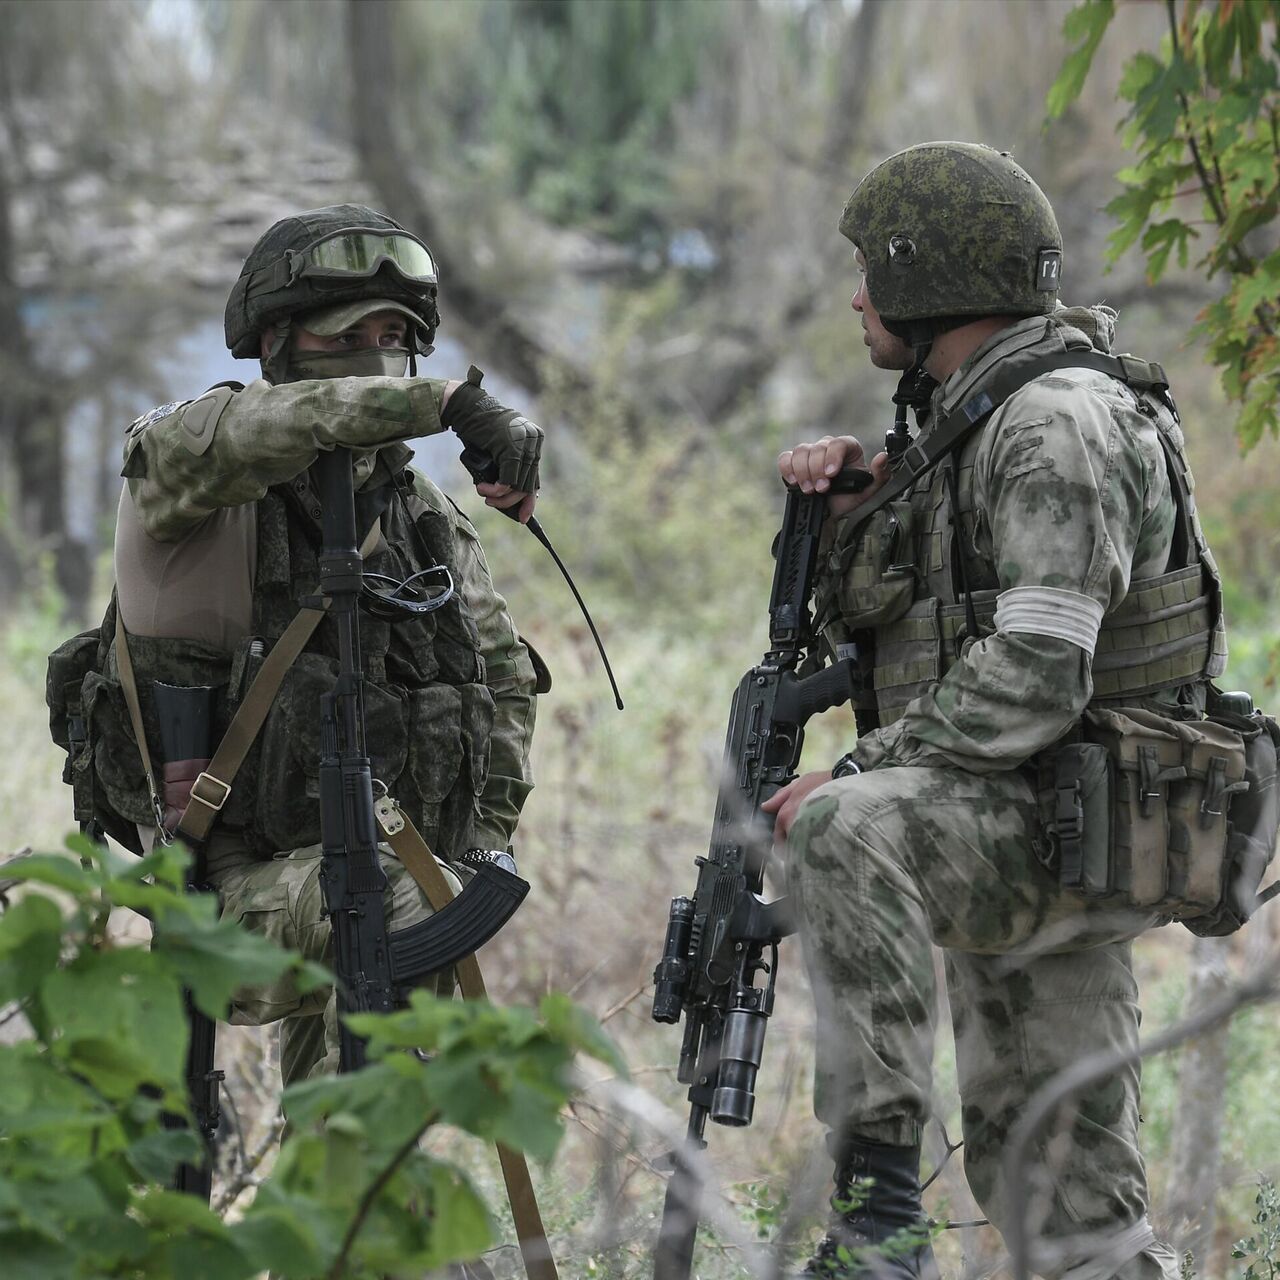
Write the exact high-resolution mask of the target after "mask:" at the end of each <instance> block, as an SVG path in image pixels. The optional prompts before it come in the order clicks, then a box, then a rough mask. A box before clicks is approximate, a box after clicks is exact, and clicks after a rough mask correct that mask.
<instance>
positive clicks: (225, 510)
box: [115, 484, 258, 652]
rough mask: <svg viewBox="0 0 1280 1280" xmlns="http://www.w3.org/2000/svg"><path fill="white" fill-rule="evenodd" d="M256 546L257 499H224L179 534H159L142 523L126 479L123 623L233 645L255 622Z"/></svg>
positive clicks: (118, 545)
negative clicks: (231, 503) (233, 503)
mask: <svg viewBox="0 0 1280 1280" xmlns="http://www.w3.org/2000/svg"><path fill="white" fill-rule="evenodd" d="M257 554H258V512H257V504H256V503H253V502H246V503H244V504H243V505H242V506H237V507H220V508H219V509H218V510H216V511H214V512H212V513H211V514H209V515H208V516H206V517H205V518H204V520H202V521H201V522H200V523H199V524H198V525H197V526H196V527H195V528H194V529H192V530H191V532H189V533H188V534H187V535H186V536H185V537H183V538H181V539H179V540H178V541H177V542H158V541H157V540H156V539H154V538H152V537H150V536H149V535H148V534H147V532H146V531H145V530H144V529H143V527H142V521H141V520H140V519H139V517H138V513H137V510H136V509H135V507H134V504H133V498H132V497H131V495H130V492H129V486H128V485H127V484H126V485H125V486H124V488H123V489H122V491H121V494H120V507H119V511H118V513H117V517H116V541H115V572H116V598H117V601H118V604H119V609H120V618H121V621H122V622H123V623H124V627H125V630H126V631H128V632H129V633H130V634H131V635H138V636H165V637H170V638H175V639H181V640H197V641H200V642H201V643H203V644H208V645H213V646H214V647H216V648H219V649H223V650H226V651H227V652H230V651H231V650H232V649H234V648H235V646H236V643H237V642H238V641H239V640H241V639H243V637H245V636H246V635H248V634H249V628H250V626H251V625H252V620H253V582H254V575H255V572H256V570H257Z"/></svg>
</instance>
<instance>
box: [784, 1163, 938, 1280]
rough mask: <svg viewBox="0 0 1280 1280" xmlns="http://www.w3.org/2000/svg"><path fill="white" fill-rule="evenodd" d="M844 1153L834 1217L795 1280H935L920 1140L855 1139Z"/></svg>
mask: <svg viewBox="0 0 1280 1280" xmlns="http://www.w3.org/2000/svg"><path fill="white" fill-rule="evenodd" d="M842 1155H844V1156H845V1160H844V1163H843V1164H841V1166H840V1167H839V1168H838V1169H837V1170H836V1190H835V1195H833V1196H832V1197H831V1207H832V1209H833V1210H834V1211H835V1216H834V1217H833V1218H832V1220H831V1224H830V1226H829V1227H828V1228H827V1234H826V1235H825V1236H823V1238H822V1239H821V1240H820V1241H819V1242H818V1247H817V1249H816V1250H815V1251H814V1255H813V1257H812V1258H810V1259H809V1261H808V1263H807V1264H806V1265H805V1269H804V1270H803V1271H802V1272H801V1273H800V1276H799V1277H797V1280H808V1278H809V1277H819V1276H821V1277H826V1280H937V1276H938V1267H937V1264H936V1263H935V1262H934V1258H933V1247H932V1245H931V1244H930V1243H929V1235H928V1231H929V1220H928V1219H927V1218H926V1217H925V1213H924V1208H923V1206H922V1205H921V1202H920V1147H919V1145H916V1146H912V1147H890V1146H883V1145H881V1144H880V1143H875V1142H857V1141H854V1142H850V1143H849V1144H848V1146H847V1147H846V1149H845V1151H844V1152H842ZM886 1244H887V1247H883V1246H886Z"/></svg>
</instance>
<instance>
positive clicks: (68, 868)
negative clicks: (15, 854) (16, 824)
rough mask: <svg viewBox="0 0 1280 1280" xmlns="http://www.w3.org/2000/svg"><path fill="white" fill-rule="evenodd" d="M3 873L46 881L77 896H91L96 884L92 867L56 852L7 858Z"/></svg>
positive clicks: (83, 897) (95, 890)
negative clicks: (87, 869) (82, 864)
mask: <svg viewBox="0 0 1280 1280" xmlns="http://www.w3.org/2000/svg"><path fill="white" fill-rule="evenodd" d="M4 873H5V875H6V876H7V877H10V878H12V879H14V880H24V881H27V882H31V883H36V884H47V885H49V886H50V887H51V888H54V889H61V890H63V891H64V892H65V893H69V894H71V895H72V896H73V897H75V898H77V899H85V898H88V897H90V896H91V895H92V894H94V893H96V892H97V888H98V878H97V876H96V875H95V874H94V873H93V871H91V870H89V871H86V870H85V868H84V867H82V866H81V865H80V864H79V863H78V862H74V861H72V859H70V858H66V857H63V856H62V854H59V853H28V854H25V855H24V856H23V857H21V858H14V859H12V860H11V861H9V862H6V863H5V864H4Z"/></svg>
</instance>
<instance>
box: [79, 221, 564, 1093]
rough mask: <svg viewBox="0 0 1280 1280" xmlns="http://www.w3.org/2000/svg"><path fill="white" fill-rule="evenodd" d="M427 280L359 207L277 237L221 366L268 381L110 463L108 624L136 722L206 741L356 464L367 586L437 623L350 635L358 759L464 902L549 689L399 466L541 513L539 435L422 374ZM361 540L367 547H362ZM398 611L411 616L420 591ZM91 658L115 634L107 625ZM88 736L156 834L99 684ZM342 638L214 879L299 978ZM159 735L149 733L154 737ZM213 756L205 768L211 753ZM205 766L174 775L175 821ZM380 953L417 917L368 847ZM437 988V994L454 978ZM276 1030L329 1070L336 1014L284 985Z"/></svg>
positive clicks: (240, 689) (112, 798) (286, 1061)
mask: <svg viewBox="0 0 1280 1280" xmlns="http://www.w3.org/2000/svg"><path fill="white" fill-rule="evenodd" d="M436 288H437V282H436V270H435V264H434V262H433V261H432V259H431V255H430V253H429V252H428V251H427V249H426V247H425V246H424V245H422V243H421V242H420V241H418V240H417V239H416V237H413V236H411V235H410V234H408V233H407V232H405V231H404V230H403V229H402V228H400V227H399V226H398V224H396V223H394V222H392V221H391V220H390V219H389V218H386V217H384V216H383V215H381V214H379V213H376V212H375V211H373V210H371V209H367V208H364V207H362V206H354V205H339V206H333V207H329V208H325V209H319V210H313V211H310V212H308V213H302V214H299V215H297V216H296V217H294V218H289V219H286V220H284V221H283V222H281V223H277V224H276V225H275V226H273V227H272V228H271V229H270V230H268V231H267V232H266V234H265V235H264V236H263V237H262V238H261V240H260V241H259V242H258V244H257V245H256V246H255V248H254V249H253V251H252V252H251V253H250V255H249V258H248V260H247V261H246V263H245V267H244V270H243V272H242V274H241V277H240V279H239V281H238V282H237V285H236V287H235V289H234V290H233V292H232V295H231V298H230V301H229V303H228V306H227V322H226V328H227V342H228V346H230V347H231V348H232V351H233V353H234V354H235V355H237V356H241V357H247V358H255V357H256V358H259V359H260V360H261V361H262V371H263V376H262V378H261V379H260V380H258V381H254V382H252V383H251V384H250V385H249V386H247V387H243V388H242V387H239V386H236V385H230V384H229V385H225V386H220V387H215V388H213V389H212V390H210V391H208V392H206V393H205V394H204V395H202V396H200V397H199V398H198V399H196V400H194V401H191V402H188V403H185V404H173V405H166V406H164V407H163V408H161V409H159V410H156V411H153V412H152V413H150V414H148V415H146V416H145V417H144V418H141V419H139V421H138V422H136V423H135V424H134V425H133V427H132V428H131V429H130V432H129V436H128V440H127V443H126V446H125V465H124V475H125V477H126V478H127V484H126V486H125V489H124V492H123V493H122V494H121V498H120V510H119V519H118V524H117V532H116V544H115V565H116V578H117V583H118V586H117V596H116V602H115V605H116V607H117V608H118V611H119V617H120V620H121V621H122V622H123V624H124V632H125V634H126V635H127V642H128V647H129V650H130V654H131V657H132V662H133V667H134V669H135V676H136V683H137V687H138V690H139V697H140V700H141V701H142V702H143V703H144V707H143V718H144V721H146V722H147V723H151V722H152V720H153V717H154V714H155V713H154V708H153V707H152V706H151V704H150V703H149V702H148V690H149V689H150V688H151V687H152V685H153V682H154V681H155V680H163V681H165V682H167V683H169V684H172V685H178V686H182V687H186V688H190V687H202V686H204V687H212V688H214V689H215V691H216V697H215V704H214V712H213V724H214V730H215V732H214V738H215V741H216V737H217V734H218V733H219V732H221V730H222V729H224V728H225V726H226V724H227V722H228V720H229V719H230V717H231V716H232V714H233V713H234V712H235V710H236V708H237V706H238V704H239V702H240V700H241V699H242V697H243V695H244V693H245V691H246V689H247V688H248V686H249V684H250V682H251V681H252V679H253V677H254V675H255V674H256V673H257V671H258V670H260V668H261V666H262V663H263V661H264V658H265V657H266V656H267V655H268V654H270V653H271V651H272V648H273V646H274V645H275V643H276V642H277V640H278V639H279V638H280V636H281V635H282V633H283V632H284V631H285V629H286V627H287V626H288V625H289V623H290V622H291V620H292V619H293V618H294V616H295V614H296V613H297V611H298V609H299V606H300V604H301V603H302V602H303V600H304V599H305V598H306V597H307V596H308V595H310V594H313V593H314V592H315V590H316V584H317V561H316V556H317V550H318V541H319V537H318V535H319V527H320V526H319V517H320V510H319V506H318V501H317V497H316V488H315V485H314V483H313V479H312V476H311V472H310V470H309V468H310V467H311V464H312V463H313V462H314V461H315V459H316V457H317V454H318V452H319V451H320V450H324V449H331V448H333V447H335V446H345V447H347V448H349V449H351V450H352V451H353V457H354V458H355V464H354V466H355V477H354V478H355V484H356V511H357V521H358V522H359V525H360V533H361V534H362V535H363V534H364V533H365V531H366V530H368V531H369V537H368V542H367V548H368V549H367V553H366V555H365V568H366V571H367V572H368V573H370V574H381V575H383V577H382V578H381V579H373V578H368V579H366V581H374V582H377V581H381V582H392V583H396V584H399V583H411V580H413V579H414V575H418V574H423V571H428V572H427V573H426V574H425V576H423V577H420V578H418V579H417V580H416V581H417V582H418V583H419V585H422V584H427V586H426V590H425V591H423V592H419V593H418V597H419V598H420V599H425V598H426V596H427V595H429V594H431V593H432V592H435V593H437V594H439V593H442V592H443V591H444V590H445V586H446V584H447V583H449V582H451V583H452V584H453V587H454V591H453V595H452V597H451V598H450V599H449V600H448V601H447V602H446V603H445V604H444V605H442V607H440V608H439V609H436V610H434V611H432V612H423V613H421V614H420V615H415V616H413V617H409V618H397V619H395V620H389V619H388V618H386V617H385V616H384V615H383V613H382V611H379V610H377V609H374V610H373V611H371V613H370V614H369V616H367V617H365V618H364V619H363V621H362V624H361V648H362V655H361V656H362V665H363V668H364V673H365V677H366V680H365V710H366V722H367V737H368V743H369V749H370V753H371V755H372V757H373V771H374V776H375V777H376V778H378V779H379V780H380V781H382V782H384V783H385V784H386V785H387V786H388V787H389V788H391V790H392V793H393V794H394V795H395V797H396V800H397V802H398V803H399V804H400V806H401V808H402V809H403V810H404V811H405V812H406V813H408V814H409V815H410V817H411V818H412V820H413V822H414V823H415V825H416V826H417V827H418V829H419V830H420V831H421V833H422V834H423V836H424V837H425V838H426V840H427V841H428V843H429V844H430V846H431V848H432V849H433V851H434V852H435V854H436V857H437V860H438V861H439V862H440V863H441V865H442V867H443V868H444V870H445V873H446V876H447V877H448V878H449V879H450V883H451V885H452V887H453V888H454V889H455V891H456V890H457V888H458V887H459V880H458V878H457V877H456V876H455V874H454V871H453V869H452V865H451V864H454V863H455V862H456V860H458V859H459V858H460V857H462V856H463V855H464V854H466V853H467V851H469V850H471V851H479V852H481V853H483V852H485V851H507V850H508V849H509V846H510V843H511V840H512V838H513V835H514V832H515V828H516V823H517V821H518V819H519V816H520V810H521V806H522V805H523V804H524V801H525V798H526V797H527V795H528V793H529V791H530V788H531V785H532V781H531V777H530V771H529V744H530V738H531V735H532V732H533V723H534V707H535V692H540V691H543V690H545V688H546V687H548V685H549V678H548V677H547V676H546V674H545V668H542V667H541V665H540V660H537V659H535V658H534V656H533V654H532V652H531V651H530V649H529V648H528V647H527V646H526V645H525V643H524V642H523V641H522V640H521V638H520V636H519V634H518V633H517V631H516V629H515V626H514V625H513V623H512V621H511V618H510V616H509V615H508V613H507V609H506V605H505V603H504V602H503V600H502V598H501V596H499V595H498V594H497V592H496V591H495V590H494V587H493V584H492V582H491V581H490V578H489V571H488V567H487V566H486V564H485V558H484V554H483V552H482V551H481V548H480V543H479V540H478V538H477V536H476V532H475V529H474V528H473V527H472V525H471V523H470V522H469V521H468V520H467V518H466V517H465V516H464V515H463V514H462V513H461V511H460V510H459V509H458V508H457V507H456V506H455V505H454V504H453V502H452V501H451V500H450V499H449V498H448V497H447V496H446V495H445V494H444V493H443V492H441V490H440V489H439V488H437V487H436V485H435V484H433V483H432V482H431V481H430V480H428V479H427V478H426V477H425V476H423V475H422V474H421V473H419V472H415V471H413V470H411V469H410V468H409V467H408V462H409V458H410V456H411V454H410V450H409V448H408V447H407V446H406V442H408V441H412V440H413V439H415V438H418V437H422V436H428V435H432V434H435V433H437V432H440V431H442V430H444V429H446V428H451V429H452V430H454V431H455V432H456V433H457V435H458V436H459V438H460V440H461V441H462V443H463V444H464V445H466V446H469V447H471V448H472V449H474V450H478V451H480V452H482V453H484V454H486V455H487V456H488V457H489V458H490V459H492V461H493V462H494V463H495V464H496V467H497V473H498V478H497V480H495V481H493V482H490V483H481V484H478V485H477V486H476V487H477V492H478V493H479V495H480V496H481V497H482V498H483V499H484V500H485V502H486V503H487V504H488V505H490V506H493V507H498V508H504V509H507V508H510V509H514V511H515V513H516V514H517V515H518V517H519V518H520V519H522V520H527V519H528V518H529V516H530V514H531V513H532V511H533V506H534V502H535V500H536V497H535V495H536V491H537V488H538V463H539V455H540V452H541V446H542V432H541V430H540V429H539V428H538V427H536V426H534V425H533V424H532V423H531V422H529V421H528V420H527V419H525V418H524V417H522V416H521V415H520V414H518V413H516V412H514V411H512V410H509V409H506V408H504V407H503V406H502V405H500V404H498V402H497V401H496V400H494V399H493V398H492V397H491V396H489V395H488V394H487V393H485V392H484V391H482V390H481V388H480V385H479V374H478V373H477V372H476V371H474V370H473V372H472V374H471V375H470V376H469V379H468V380H467V381H465V382H462V381H445V380H442V379H434V378H425V377H419V376H409V377H405V376H404V375H405V372H406V368H408V369H409V371H410V372H411V374H414V375H416V363H417V360H418V359H419V358H421V357H422V356H423V355H425V354H427V353H429V352H430V349H431V347H430V343H431V340H432V337H433V335H434V332H435V328H436V325H437V323H438V320H439V316H438V312H437V309H436ZM375 530H376V532H375ZM405 590H406V591H407V592H408V593H409V594H410V595H411V596H412V595H413V594H414V592H415V588H414V587H413V586H412V585H409V586H407V587H406V588H405ZM103 634H104V635H105V636H110V635H111V634H112V632H111V628H110V626H109V625H108V626H104V629H103ZM117 658H118V655H117V654H116V652H115V646H114V645H112V646H111V649H110V651H109V653H108V658H107V662H106V663H105V667H106V671H105V679H104V685H105V687H106V692H105V693H104V694H103V696H102V697H101V698H100V699H99V704H100V705H99V706H98V708H97V712H96V714H92V713H91V720H92V723H93V725H94V733H95V735H96V737H97V739H98V741H99V742H100V743H103V744H104V745H103V747H102V748H100V749H98V750H95V752H94V753H93V755H94V760H95V768H96V775H97V776H96V778H95V779H94V782H95V785H96V788H97V790H96V796H97V800H96V804H97V805H98V807H99V808H100V809H103V810H110V811H111V812H112V813H113V814H114V815H116V816H118V817H123V818H124V819H126V820H129V821H132V822H136V823H138V824H140V825H141V826H142V827H143V828H144V829H145V831H146V834H147V836H148V837H150V836H151V835H153V834H154V831H155V829H156V826H157V821H156V817H155V815H154V813H153V811H152V808H153V806H152V805H151V804H150V803H149V802H148V798H147V795H146V786H145V780H144V778H143V776H142V771H141V766H140V765H139V762H138V751H137V748H136V746H134V745H133V734H132V732H131V729H130V725H129V722H128V717H127V716H126V715H125V714H124V709H123V706H122V704H121V703H120V700H119V690H118V688H113V687H112V682H113V679H114V677H115V676H116V674H117V671H118V662H117ZM335 659H336V649H335V640H334V636H333V635H332V634H330V629H329V627H328V626H327V625H326V624H325V623H323V622H322V623H321V624H320V625H319V627H318V628H317V629H316V631H315V633H314V636H313V637H312V639H311V640H310V641H309V642H308V644H307V646H306V648H305V649H304V650H303V652H302V653H301V655H300V656H299V657H298V658H297V660H296V661H295V662H294V663H293V665H292V666H291V667H290V669H289V671H288V674H287V676H286V677H285V679H284V682H283V684H282V686H281V687H280V690H279V692H278V694H277V695H276V696H275V698H274V701H273V703H272V705H271V709H270V712H269V714H268V715H267V718H266V722H265V724H264V725H263V727H262V729H261V730H260V732H259V733H258V735H257V737H256V740H255V742H254V745H253V747H252V749H251V750H250V752H249V754H248V756H247V757H246V759H245V760H244V763H243V764H242V765H241V766H240V768H239V769H238V771H237V773H236V776H235V778H234V780H233V781H232V782H231V784H230V789H229V792H228V794H226V795H225V796H224V797H222V799H223V803H222V805H221V807H220V811H219V812H218V814H217V820H216V822H215V824H214V826H213V828H212V832H211V835H210V837H209V839H208V842H207V846H206V849H205V870H206V875H207V878H208V880H209V882H210V883H211V884H212V885H213V887H214V888H216V889H217V891H218V893H219V895H220V897H221V900H222V906H223V911H224V913H226V914H227V915H229V916H232V917H234V918H236V919H238V920H240V921H241V922H242V923H244V924H245V925H246V926H248V927H250V928H252V929H255V930H258V931H260V932H262V933H264V934H266V935H268V936H270V937H272V938H274V939H275V940H276V941H278V942H280V943H281V944H283V945H285V946H288V947H294V948H296V949H298V950H300V951H301V952H302V953H303V954H304V955H306V956H308V957H311V958H314V959H317V960H326V959H330V958H331V939H330V929H329V923H328V919H327V916H326V913H325V903H324V895H323V893H322V890H321V885H320V881H319V872H320V861H321V860H320V845H319V814H318V806H317V799H316V797H317V764H318V754H319V742H318V733H319V723H318V717H319V701H318V699H319V696H320V694H321V693H322V692H324V691H325V689H326V688H327V687H329V686H331V685H332V681H333V674H334V671H335V665H336V663H335ZM148 736H150V734H149V735H148ZM211 745H212V744H211ZM206 764H207V760H196V761H194V762H167V763H166V766H165V776H166V784H165V795H164V803H165V806H166V815H165V823H166V825H170V826H171V825H172V823H173V822H175V821H176V820H177V817H178V816H179V815H180V814H181V813H182V811H183V809H184V808H185V807H186V806H187V804H188V802H190V803H192V804H195V803H197V801H196V800H193V799H191V797H190V792H191V786H192V781H193V779H195V778H196V777H197V775H198V774H199V773H200V771H201V769H202V768H203V767H204V766H205V765H206ZM383 864H384V868H385V870H386V872H387V874H388V877H389V886H388V890H387V895H386V909H387V914H388V922H389V927H390V928H391V929H392V930H397V929H401V928H406V927H408V926H410V925H412V924H414V923H416V922H417V921H419V920H421V919H423V918H424V917H425V916H427V915H429V914H430V913H431V908H430V906H429V905H428V903H427V902H426V899H425V897H424V895H423V893H422V892H421V891H420V890H419V889H418V887H417V885H416V884H415V883H414V881H413V880H412V879H411V878H410V876H409V875H408V874H407V872H406V870H405V868H404V867H403V866H402V865H401V864H400V863H399V862H397V861H396V860H395V859H394V858H393V857H392V856H391V855H390V853H389V851H388V850H387V849H386V847H385V846H383ZM439 983H440V985H441V987H442V988H443V989H444V990H451V986H452V978H451V975H449V974H442V975H440V978H439ZM278 1019H284V1023H283V1028H282V1038H281V1058H282V1073H283V1076H284V1079H285V1081H286V1083H287V1082H289V1081H291V1080H296V1079H301V1078H303V1077H305V1076H307V1075H309V1074H312V1073H315V1072H317V1071H329V1070H336V1069H337V1038H336V1022H335V1019H336V1012H335V1001H334V1000H333V998H332V993H331V992H325V991H321V992H319V993H312V994H310V995H306V996H303V995H300V994H299V993H298V991H296V990H295V989H293V988H292V987H291V986H289V985H288V984H287V983H285V984H279V985H276V986H271V987H265V988H255V989H250V990H244V991H241V992H239V993H238V994H237V996H236V998H235V1001H234V1004H233V1008H232V1020H233V1021H238V1022H243V1023H250V1024H260V1023H266V1022H272V1021H275V1020H278Z"/></svg>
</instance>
